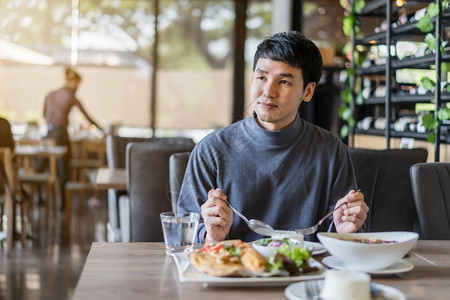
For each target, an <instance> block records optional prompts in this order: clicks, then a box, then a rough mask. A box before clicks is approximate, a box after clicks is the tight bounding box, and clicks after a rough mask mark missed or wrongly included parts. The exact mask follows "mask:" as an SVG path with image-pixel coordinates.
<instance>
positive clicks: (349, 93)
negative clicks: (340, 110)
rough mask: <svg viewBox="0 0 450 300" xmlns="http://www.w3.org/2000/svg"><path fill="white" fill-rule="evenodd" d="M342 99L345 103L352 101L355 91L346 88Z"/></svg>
mask: <svg viewBox="0 0 450 300" xmlns="http://www.w3.org/2000/svg"><path fill="white" fill-rule="evenodd" d="M342 100H343V101H344V102H345V103H351V102H352V100H353V93H352V91H351V90H350V88H346V89H345V90H344V91H343V92H342Z"/></svg>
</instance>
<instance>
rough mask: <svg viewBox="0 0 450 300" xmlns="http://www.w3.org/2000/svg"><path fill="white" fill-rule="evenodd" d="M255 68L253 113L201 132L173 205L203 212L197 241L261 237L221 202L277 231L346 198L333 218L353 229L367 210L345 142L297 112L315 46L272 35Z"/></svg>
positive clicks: (318, 69)
mask: <svg viewBox="0 0 450 300" xmlns="http://www.w3.org/2000/svg"><path fill="white" fill-rule="evenodd" d="M253 71H254V74H253V78H252V84H251V99H252V101H253V103H254V104H255V110H254V113H253V115H252V116H250V117H249V118H247V119H245V120H242V121H240V122H237V123H235V124H232V125H230V126H228V127H226V128H222V129H219V130H216V131H215V132H213V133H211V134H210V135H208V136H206V137H205V138H204V139H203V140H202V141H200V142H199V143H198V144H197V146H196V147H195V149H194V150H193V152H192V154H191V157H190V160H189V163H188V166H187V169H186V174H185V179H184V181H183V186H182V190H181V193H180V198H179V202H178V203H179V204H178V210H179V211H181V212H182V211H193V212H199V213H201V215H202V222H201V223H200V224H199V229H198V232H197V240H198V241H200V242H203V241H205V239H206V240H208V241H221V240H224V239H233V238H239V239H243V240H246V241H251V240H255V239H258V238H260V237H261V236H259V235H257V234H256V233H254V232H251V231H250V230H249V229H248V227H247V225H246V224H245V223H244V221H243V220H241V219H240V218H233V213H232V210H231V209H230V207H229V206H228V205H227V203H226V201H228V202H229V203H230V204H231V205H233V206H234V207H235V208H236V209H237V210H239V211H240V212H242V213H243V214H244V215H245V216H247V218H248V219H257V220H261V221H264V222H266V223H268V224H269V225H271V226H272V227H273V228H275V229H279V230H293V229H296V228H306V227H309V226H311V225H313V224H315V223H316V222H317V221H318V220H319V219H320V218H321V217H322V216H323V215H325V214H326V213H327V212H328V210H330V209H332V208H333V207H335V206H337V205H339V204H341V203H342V202H346V204H345V205H344V206H343V207H342V208H341V209H339V210H337V211H336V212H335V213H334V215H333V218H334V222H333V223H334V224H333V225H334V226H335V230H336V231H337V232H341V233H344V232H348V233H349V232H356V231H358V230H359V229H360V227H361V226H362V225H363V223H364V221H365V219H366V217H367V212H368V210H369V208H368V207H367V205H366V204H365V203H364V197H363V194H362V193H359V192H358V193H355V189H356V180H355V175H354V172H353V167H352V163H351V159H350V157H349V154H348V151H347V147H346V146H345V145H344V144H343V143H342V142H341V141H340V140H339V139H338V138H337V137H336V136H335V135H333V134H331V133H330V132H328V131H325V130H323V129H321V128H319V127H318V126H315V125H312V124H310V123H308V122H306V121H304V120H302V119H300V117H299V116H298V114H297V109H298V107H299V105H300V103H301V102H302V101H305V102H308V101H310V100H311V98H312V96H313V93H314V89H315V88H316V85H317V84H318V82H319V80H320V76H321V73H322V58H321V56H320V52H319V49H318V48H317V47H316V46H315V45H314V44H313V43H312V42H311V41H310V40H308V39H306V38H305V37H304V36H302V35H300V34H299V33H297V32H290V33H278V34H275V35H274V36H272V37H270V38H267V39H265V40H264V41H263V42H262V43H261V44H260V45H259V46H258V49H257V50H256V53H255V57H254V62H253ZM205 199H206V201H205ZM330 225H331V224H330V222H328V223H327V224H322V226H321V227H320V229H319V230H322V231H323V230H328V229H329V226H330ZM306 239H308V240H312V239H313V236H307V237H306Z"/></svg>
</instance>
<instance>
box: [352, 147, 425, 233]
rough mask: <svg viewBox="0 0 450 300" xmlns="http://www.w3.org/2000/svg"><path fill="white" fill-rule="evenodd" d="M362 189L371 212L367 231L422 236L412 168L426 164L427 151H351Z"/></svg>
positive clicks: (353, 149)
mask: <svg viewBox="0 0 450 300" xmlns="http://www.w3.org/2000/svg"><path fill="white" fill-rule="evenodd" d="M349 152H350V156H351V158H352V162H353V167H354V170H355V175H356V180H357V183H358V188H360V189H361V191H362V192H363V193H364V200H365V202H366V203H367V205H368V206H369V208H370V211H369V213H368V217H367V221H366V231H370V232H378V231H395V230H406V231H415V232H418V233H419V234H420V230H419V225H418V220H417V215H416V208H415V205H414V199H413V195H412V188H411V180H410V177H409V168H410V167H411V166H412V165H414V164H416V163H420V162H425V161H426V159H427V156H428V152H427V151H426V150H425V149H388V150H368V149H356V148H350V149H349Z"/></svg>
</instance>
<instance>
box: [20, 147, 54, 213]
mask: <svg viewBox="0 0 450 300" xmlns="http://www.w3.org/2000/svg"><path fill="white" fill-rule="evenodd" d="M16 144H17V145H25V146H27V145H30V146H38V145H48V146H55V144H56V142H55V140H54V139H51V138H46V139H43V140H42V141H37V140H19V141H17V142H16ZM40 163H41V164H42V161H41V162H39V160H38V159H32V158H29V157H21V158H20V159H19V173H18V176H19V182H20V184H21V185H25V186H29V187H30V190H31V193H30V194H31V205H32V209H33V210H34V208H35V201H36V199H39V194H38V193H39V187H43V188H44V191H45V198H46V199H45V214H46V216H48V215H49V210H50V202H51V204H52V210H53V215H56V195H55V184H56V178H53V177H52V176H51V174H50V172H49V171H48V170H44V172H38V170H37V169H38V168H39V164H40ZM39 171H41V170H39Z"/></svg>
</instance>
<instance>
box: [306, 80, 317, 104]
mask: <svg viewBox="0 0 450 300" xmlns="http://www.w3.org/2000/svg"><path fill="white" fill-rule="evenodd" d="M315 89H316V83H315V82H310V83H308V85H307V86H306V88H305V91H304V92H303V101H304V102H309V101H310V100H311V98H312V96H313V94H314V90H315Z"/></svg>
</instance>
